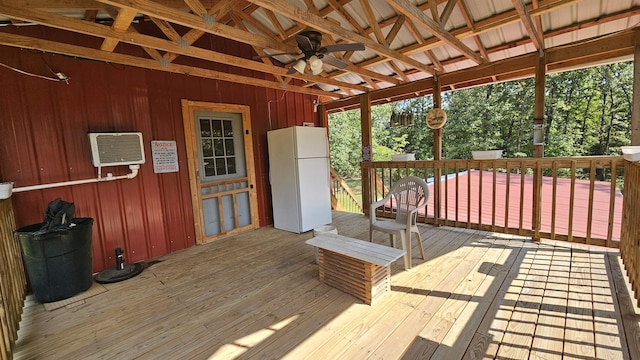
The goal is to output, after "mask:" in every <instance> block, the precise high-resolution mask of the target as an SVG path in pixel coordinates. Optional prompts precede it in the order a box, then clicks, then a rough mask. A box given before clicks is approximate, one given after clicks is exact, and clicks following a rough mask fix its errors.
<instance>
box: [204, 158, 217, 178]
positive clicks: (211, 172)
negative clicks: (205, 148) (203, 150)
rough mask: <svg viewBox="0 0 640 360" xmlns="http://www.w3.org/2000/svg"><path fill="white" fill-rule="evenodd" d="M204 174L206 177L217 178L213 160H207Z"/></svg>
mask: <svg viewBox="0 0 640 360" xmlns="http://www.w3.org/2000/svg"><path fill="white" fill-rule="evenodd" d="M204 174H205V176H216V171H215V168H214V167H213V159H206V160H205V162H204Z"/></svg>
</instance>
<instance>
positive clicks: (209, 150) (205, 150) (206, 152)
mask: <svg viewBox="0 0 640 360" xmlns="http://www.w3.org/2000/svg"><path fill="white" fill-rule="evenodd" d="M202 156H204V157H209V156H213V146H212V145H211V139H202Z"/></svg>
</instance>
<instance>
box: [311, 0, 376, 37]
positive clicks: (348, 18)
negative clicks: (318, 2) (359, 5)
mask: <svg viewBox="0 0 640 360" xmlns="http://www.w3.org/2000/svg"><path fill="white" fill-rule="evenodd" d="M327 3H328V4H329V6H331V8H333V9H334V10H335V11H336V12H337V13H338V14H340V16H342V18H343V19H345V20H346V21H347V22H348V23H349V24H350V25H351V26H353V28H354V29H355V30H356V32H357V33H358V34H363V33H364V32H365V30H364V29H363V28H362V26H360V24H358V22H357V21H356V20H355V19H354V18H353V17H352V16H351V15H349V13H347V12H346V11H345V10H344V8H343V7H342V5H340V4H339V3H338V2H337V1H336V0H327ZM319 13H320V14H319V15H320V16H323V17H324V16H326V15H327V14H323V12H322V11H320V10H319Z"/></svg>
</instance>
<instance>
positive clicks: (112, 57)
mask: <svg viewBox="0 0 640 360" xmlns="http://www.w3.org/2000/svg"><path fill="white" fill-rule="evenodd" d="M0 44H2V45H7V46H13V47H21V48H25V49H34V50H39V51H44V52H50V53H56V54H64V55H69V56H76V57H81V58H86V59H94V60H98V61H107V62H110V63H115V64H123V65H130V66H136V67H142V68H146V69H153V70H161V71H169V72H173V73H178V74H189V75H191V76H198V77H203V78H208V79H215V80H222V81H230V82H236V83H243V84H246V85H253V86H260V87H265V88H269V89H278V90H287V91H295V92H300V93H306V94H311V95H318V96H328V97H332V98H336V97H341V96H340V95H339V94H335V93H331V92H327V91H322V90H317V89H309V88H303V87H301V86H294V85H290V84H281V83H278V82H274V81H268V80H263V79H257V78H253V77H248V76H242V75H236V74H229V73H224V72H220V71H215V70H210V69H202V68H195V67H193V66H187V65H178V64H166V65H161V64H159V63H158V62H157V61H155V60H151V59H142V58H139V57H136V56H131V55H123V54H117V53H113V52H110V51H102V50H97V49H90V48H86V47H83V46H77V45H70V44H64V43H60V42H55V41H49V40H42V39H33V38H30V37H27V36H21V35H15V34H9V33H3V32H0Z"/></svg>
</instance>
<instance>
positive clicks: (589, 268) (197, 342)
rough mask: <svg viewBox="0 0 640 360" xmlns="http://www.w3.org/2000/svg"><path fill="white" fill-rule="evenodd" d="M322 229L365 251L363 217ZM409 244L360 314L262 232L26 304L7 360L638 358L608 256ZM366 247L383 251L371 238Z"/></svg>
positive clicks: (554, 245)
mask: <svg viewBox="0 0 640 360" xmlns="http://www.w3.org/2000/svg"><path fill="white" fill-rule="evenodd" d="M333 225H335V226H336V227H337V229H338V232H339V233H340V234H341V235H345V236H349V237H355V238H360V239H365V240H366V239H368V219H367V218H365V217H363V216H362V215H356V214H348V213H341V212H335V213H334V222H333ZM420 230H421V235H422V238H423V243H424V246H425V252H426V259H425V260H423V259H420V258H418V257H414V259H413V262H414V267H413V268H412V269H411V270H410V271H404V268H403V264H402V261H401V260H397V261H395V262H394V263H392V265H391V274H392V277H391V292H390V293H387V294H386V295H385V296H384V297H382V298H380V299H379V301H378V302H376V303H374V305H373V306H368V305H365V304H363V303H362V302H361V301H360V300H357V299H356V298H354V297H353V296H350V295H348V294H345V293H343V292H341V291H340V290H338V289H334V288H331V287H329V286H327V285H323V284H321V283H320V282H319V280H318V268H317V265H316V264H315V263H314V251H313V247H311V246H308V245H305V244H304V242H305V241H306V240H307V239H309V238H311V236H312V234H311V233H306V234H292V233H288V232H284V231H279V230H276V229H273V228H262V229H258V230H254V231H249V232H247V233H244V234H239V235H235V236H232V237H229V238H225V239H220V240H218V241H215V242H213V243H210V244H207V245H201V246H196V247H193V248H189V249H186V250H182V251H179V252H176V253H173V254H168V255H165V256H163V257H162V258H161V259H159V260H162V261H161V262H159V263H156V264H154V265H153V266H151V267H149V268H147V269H145V271H144V272H143V273H142V274H141V275H139V276H137V277H135V278H132V279H129V280H127V281H124V282H121V283H116V284H107V285H106V287H107V291H106V292H105V293H102V294H98V295H96V296H93V297H90V298H87V299H85V300H84V303H78V304H73V305H74V306H70V307H68V308H60V309H57V310H54V311H46V310H45V309H44V307H43V306H42V305H41V304H38V303H37V302H35V301H34V300H33V298H32V296H30V297H29V298H28V299H27V306H25V309H24V314H23V319H22V322H21V329H20V332H19V337H18V341H17V349H16V352H15V359H75V358H86V359H90V358H96V359H97V358H100V359H134V358H135V359H160V358H163V359H164V358H166V359H245V358H268V359H276V358H278V359H280V358H282V359H302V358H304V359H343V358H353V359H356V358H359V359H365V358H367V359H401V358H404V359H412V358H421V359H423V358H424V359H429V358H430V359H463V358H464V359H474V358H475V359H480V358H485V359H493V358H509V359H542V358H544V359H553V358H562V357H564V358H566V359H569V358H580V359H584V358H589V357H596V358H606V359H633V358H635V357H637V356H638V355H640V349H638V341H637V339H638V338H639V336H640V331H639V330H638V327H639V324H640V321H639V319H640V318H639V317H638V314H637V310H636V308H634V306H633V302H632V301H631V299H630V298H629V295H628V292H627V288H626V284H625V283H624V281H625V280H624V276H623V275H622V271H623V270H621V269H620V262H619V261H618V252H617V251H616V250H612V249H602V248H589V247H587V246H584V245H579V244H572V243H562V242H554V241H549V242H542V243H533V242H531V241H530V239H526V238H520V237H517V236H512V235H501V234H491V233H485V232H480V231H474V230H467V229H451V228H446V227H441V228H435V227H431V226H426V225H420ZM374 242H376V243H379V244H383V245H386V246H388V245H389V240H388V237H386V236H384V234H377V235H376V236H374ZM413 243H415V242H413ZM414 250H415V251H412V252H413V253H414V254H418V252H417V247H415V246H414ZM628 338H631V339H632V340H631V342H629V341H627V339H628Z"/></svg>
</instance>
